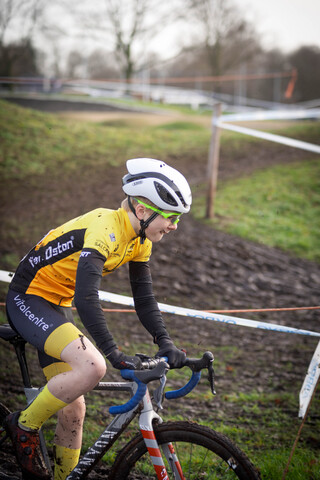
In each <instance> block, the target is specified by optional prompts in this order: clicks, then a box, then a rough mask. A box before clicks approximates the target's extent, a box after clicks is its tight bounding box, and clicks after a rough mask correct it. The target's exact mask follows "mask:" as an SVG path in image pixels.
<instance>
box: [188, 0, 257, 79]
mask: <svg viewBox="0 0 320 480" xmlns="http://www.w3.org/2000/svg"><path fill="white" fill-rule="evenodd" d="M186 4H187V6H188V8H187V14H188V16H187V18H188V19H190V15H191V16H192V18H193V19H195V20H196V21H197V22H198V24H199V27H200V31H201V32H202V33H201V34H202V36H203V45H204V49H205V52H206V56H207V61H208V64H209V66H210V68H211V74H213V75H222V74H223V73H225V72H226V71H228V70H230V69H231V68H233V69H234V68H236V67H238V66H239V65H240V64H241V63H242V62H245V61H248V60H249V59H250V58H252V56H253V55H255V54H256V53H257V51H259V50H260V45H259V42H258V40H257V36H256V33H255V31H254V29H253V27H252V26H251V25H250V24H249V23H248V22H247V21H246V20H244V19H243V17H242V15H241V13H240V12H239V10H238V9H237V8H236V7H235V6H234V5H233V3H232V1H230V0H186Z"/></svg>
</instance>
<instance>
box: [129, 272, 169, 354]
mask: <svg viewBox="0 0 320 480" xmlns="http://www.w3.org/2000/svg"><path fill="white" fill-rule="evenodd" d="M129 274H130V283H131V288H132V294H133V299H134V305H135V309H136V312H137V315H138V317H139V320H140V322H141V323H142V325H143V326H144V327H145V328H146V329H147V330H148V332H149V333H150V334H151V335H152V337H153V340H154V342H155V343H158V344H159V341H160V343H161V340H163V339H167V340H170V336H169V334H168V332H167V330H166V327H165V324H164V321H163V318H162V315H161V312H160V310H159V307H158V303H157V301H156V299H155V297H154V294H153V289H152V278H151V273H150V267H149V264H148V263H147V262H129Z"/></svg>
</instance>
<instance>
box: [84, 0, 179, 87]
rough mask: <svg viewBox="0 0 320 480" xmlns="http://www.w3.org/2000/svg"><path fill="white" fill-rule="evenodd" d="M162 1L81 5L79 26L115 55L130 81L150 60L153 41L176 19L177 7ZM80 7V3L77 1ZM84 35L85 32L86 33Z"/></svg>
mask: <svg viewBox="0 0 320 480" xmlns="http://www.w3.org/2000/svg"><path fill="white" fill-rule="evenodd" d="M178 1H179V0H172V2H171V3H170V5H168V4H167V3H165V4H164V2H163V1H162V0H100V1H97V2H95V6H94V8H92V4H91V5H90V4H89V5H88V4H87V8H86V7H85V2H84V3H83V4H82V5H81V10H80V8H79V5H78V10H77V13H76V15H77V18H78V25H79V26H80V28H81V29H82V31H84V30H85V31H86V34H87V36H91V39H93V38H94V39H95V41H96V43H97V44H99V45H100V47H103V48H104V49H106V47H109V51H112V52H113V53H114V54H115V58H116V61H117V63H118V66H119V69H120V70H121V72H122V75H123V77H124V78H125V79H126V80H127V81H129V80H130V79H131V78H132V75H133V73H134V72H135V71H137V70H139V69H141V68H143V66H144V65H145V64H146V63H148V54H149V53H150V48H149V46H150V43H151V42H152V40H153V39H154V37H156V36H157V35H158V34H159V32H161V31H162V30H163V29H164V28H165V27H167V26H168V25H169V24H171V22H172V21H173V20H174V19H175V18H176V11H175V9H174V6H175V5H176V4H177V3H178ZM75 7H76V9H77V5H76V4H75ZM82 35H83V33H82Z"/></svg>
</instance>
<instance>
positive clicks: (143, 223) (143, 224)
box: [128, 196, 159, 245]
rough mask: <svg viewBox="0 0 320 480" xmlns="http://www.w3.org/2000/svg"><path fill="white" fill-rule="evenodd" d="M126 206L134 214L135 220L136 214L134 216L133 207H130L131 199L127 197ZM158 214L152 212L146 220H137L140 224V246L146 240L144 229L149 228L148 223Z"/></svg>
mask: <svg viewBox="0 0 320 480" xmlns="http://www.w3.org/2000/svg"><path fill="white" fill-rule="evenodd" d="M128 205H129V207H130V210H131V211H132V213H133V214H134V216H135V217H136V218H138V217H137V214H136V210H135V208H134V206H133V205H132V202H131V198H130V196H128ZM158 215H159V214H158V213H157V212H153V213H152V215H150V217H149V218H148V219H147V220H139V218H138V220H139V222H140V231H139V237H140V243H141V245H143V244H144V241H145V239H146V232H145V231H146V229H147V228H148V227H149V225H150V223H151V222H152V220H154V219H155V218H156V217H157V216H158Z"/></svg>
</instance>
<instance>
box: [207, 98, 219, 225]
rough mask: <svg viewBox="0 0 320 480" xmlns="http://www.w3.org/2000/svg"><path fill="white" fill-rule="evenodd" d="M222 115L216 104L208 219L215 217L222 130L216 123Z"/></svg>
mask: <svg viewBox="0 0 320 480" xmlns="http://www.w3.org/2000/svg"><path fill="white" fill-rule="evenodd" d="M220 115H221V103H216V104H215V105H214V107H213V116H212V134H211V141H210V147H209V155H208V172H207V176H208V193H207V209H206V218H213V216H214V199H215V195H216V190H217V182H218V168H219V156H220V155H219V151H220V128H219V127H217V126H216V123H215V122H216V121H217V120H218V119H219V117H220Z"/></svg>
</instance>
